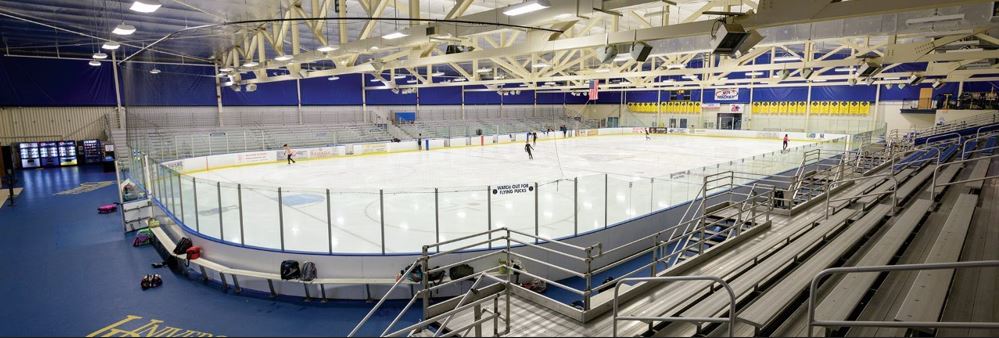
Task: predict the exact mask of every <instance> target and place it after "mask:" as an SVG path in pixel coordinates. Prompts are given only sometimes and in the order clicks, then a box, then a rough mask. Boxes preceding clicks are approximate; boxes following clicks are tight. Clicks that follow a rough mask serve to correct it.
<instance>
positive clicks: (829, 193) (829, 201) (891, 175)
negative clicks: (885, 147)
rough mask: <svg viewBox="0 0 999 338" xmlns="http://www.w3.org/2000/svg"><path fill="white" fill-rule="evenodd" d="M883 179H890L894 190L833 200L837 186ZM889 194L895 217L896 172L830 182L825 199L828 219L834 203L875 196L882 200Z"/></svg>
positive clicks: (827, 184) (896, 198) (896, 197)
mask: <svg viewBox="0 0 999 338" xmlns="http://www.w3.org/2000/svg"><path fill="white" fill-rule="evenodd" d="M883 177H888V178H889V179H890V180H891V182H892V189H891V190H889V191H885V192H881V193H877V192H875V193H869V194H861V195H853V196H847V197H842V198H835V199H834V198H832V190H833V188H835V186H837V185H842V184H845V183H848V182H856V181H866V180H870V179H876V178H883ZM888 194H891V214H892V215H894V214H895V212H896V211H897V209H898V177H895V173H894V172H889V173H887V174H881V175H873V176H865V177H857V178H844V179H840V180H837V181H829V182H828V183H826V191H825V198H826V207H825V210H826V219H829V216H830V215H831V213H830V212H829V210H830V208H831V204H832V202H839V201H847V200H849V201H853V200H857V199H861V198H864V197H875V196H876V197H878V198H881V196H884V195H888Z"/></svg>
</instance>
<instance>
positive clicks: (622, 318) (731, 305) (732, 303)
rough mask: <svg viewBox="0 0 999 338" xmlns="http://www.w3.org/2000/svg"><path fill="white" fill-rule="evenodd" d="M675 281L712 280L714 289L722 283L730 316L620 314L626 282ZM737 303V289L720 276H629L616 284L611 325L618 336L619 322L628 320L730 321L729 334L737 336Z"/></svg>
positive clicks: (614, 334) (615, 335) (614, 333)
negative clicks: (733, 288)
mask: <svg viewBox="0 0 999 338" xmlns="http://www.w3.org/2000/svg"><path fill="white" fill-rule="evenodd" d="M674 281H711V282H713V283H712V284H711V285H712V289H713V285H714V283H718V284H720V285H721V286H722V287H723V288H724V289H725V292H727V293H728V297H729V307H728V318H714V317H704V318H701V317H642V316H620V314H619V312H618V311H619V310H618V307H619V302H618V296H619V292H620V289H621V285H623V284H624V283H625V282H645V283H665V282H674ZM735 305H736V298H735V291H733V290H732V287H731V286H729V285H728V283H727V282H725V280H723V279H721V278H719V277H715V276H670V277H647V278H627V279H622V280H619V281H618V282H617V283H616V284H615V285H614V317H613V322H612V323H611V325H612V326H613V331H612V332H613V335H612V336H613V337H617V336H618V335H617V322H619V321H625V320H628V321H642V322H649V323H651V322H657V321H659V322H664V321H671V322H694V323H724V322H728V323H729V326H728V335H729V337H735V323H736V321H737V317H736V315H735Z"/></svg>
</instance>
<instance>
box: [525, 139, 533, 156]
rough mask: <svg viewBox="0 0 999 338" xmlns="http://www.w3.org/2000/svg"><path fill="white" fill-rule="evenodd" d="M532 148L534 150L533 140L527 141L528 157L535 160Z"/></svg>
mask: <svg viewBox="0 0 999 338" xmlns="http://www.w3.org/2000/svg"><path fill="white" fill-rule="evenodd" d="M532 150H534V147H532V146H531V142H527V144H524V151H526V152H527V157H528V158H529V159H532V160H533V159H534V154H533V153H531V151H532Z"/></svg>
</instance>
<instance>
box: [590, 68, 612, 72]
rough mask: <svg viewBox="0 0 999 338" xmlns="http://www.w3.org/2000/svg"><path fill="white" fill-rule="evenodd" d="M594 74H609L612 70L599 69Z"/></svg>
mask: <svg viewBox="0 0 999 338" xmlns="http://www.w3.org/2000/svg"><path fill="white" fill-rule="evenodd" d="M593 72H594V73H609V72H610V69H608V68H597V69H594V70H593Z"/></svg>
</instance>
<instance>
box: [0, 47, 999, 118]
mask: <svg viewBox="0 0 999 338" xmlns="http://www.w3.org/2000/svg"><path fill="white" fill-rule="evenodd" d="M763 61H765V60H763ZM920 66H922V67H923V68H925V65H919V64H914V65H907V66H905V67H902V66H900V67H896V69H897V70H918V69H919V67H920ZM156 68H158V69H159V70H161V73H160V74H156V75H152V74H149V70H151V69H152V66H151V65H147V64H136V63H127V64H125V65H124V66H123V67H122V68H121V71H120V72H119V76H120V78H121V88H122V100H123V104H125V105H138V106H214V105H216V97H215V95H216V93H215V78H214V70H213V69H212V68H211V67H198V66H174V65H158V66H156ZM910 68H911V69H910ZM733 76H736V77H738V76H737V75H733ZM370 79H372V77H371V76H370V75H359V74H351V75H341V76H339V79H338V80H335V81H330V80H328V79H326V78H313V79H304V80H301V81H281V82H272V83H264V84H259V85H257V90H256V91H254V92H246V91H245V90H244V91H242V92H236V91H233V90H232V89H229V88H224V89H222V91H221V92H222V97H221V99H222V104H223V105H225V106H263V105H267V106H272V105H297V104H298V102H299V88H298V87H299V86H301V103H302V104H303V105H352V106H357V105H361V104H364V103H365V97H366V98H367V104H369V105H416V104H421V105H460V104H462V103H464V104H472V105H497V104H501V103H502V104H532V103H535V102H536V103H538V104H584V103H588V98H587V95H585V94H584V95H576V96H574V95H570V94H564V93H535V92H534V91H530V90H521V92H520V93H519V94H518V95H505V96H500V95H499V94H498V93H496V92H495V91H486V90H484V89H485V87H482V86H452V87H430V88H423V89H420V90H419V93H416V94H395V93H393V92H392V91H391V90H385V89H372V87H377V86H381V84H380V83H375V82H371V81H370ZM397 82H398V81H397ZM928 86H929V85H928V84H923V85H921V86H906V87H905V88H898V87H897V86H891V87H890V88H889V87H885V86H882V87H881V88H880V99H881V100H883V101H900V100H915V99H918V98H919V90H920V89H921V88H926V87H928ZM364 87H367V88H368V89H367V90H365V89H362V88H364ZM506 88H507V89H517V88H518V87H517V85H516V84H510V85H507V86H506ZM964 88H965V90H966V91H988V90H992V89H993V88H999V82H968V83H966V84H965V87H964ZM703 92H704V93H703V94H704V95H703V96H704V102H708V103H716V102H717V103H748V102H750V101H751V100H752V101H805V100H807V99H808V96H809V89H808V87H807V86H805V85H804V84H803V85H802V86H799V87H780V88H754V89H753V91H752V95H750V90H749V89H746V88H740V89H739V90H738V97H737V98H735V99H733V100H720V99H716V95H715V92H716V90H714V89H705V90H704V91H703ZM957 92H958V84H956V83H948V84H945V85H944V86H942V87H940V88H937V89H935V90H934V95H935V96H936V95H941V94H951V95H956V94H957ZM675 94H676V93H675V92H670V91H661V93H660V91H657V90H641V91H631V92H624V93H622V92H611V91H601V92H600V99H599V100H597V101H596V102H595V103H597V104H618V103H621V102H655V101H656V100H657V98H661V100H663V101H669V100H671V95H675ZM877 96H878V88H877V87H875V86H865V85H857V86H822V87H820V86H816V87H812V89H811V98H812V100H813V101H874V100H875V98H876V97H877ZM684 99H689V100H695V101H696V100H700V99H701V90H696V89H695V90H688V91H686V92H685V93H684ZM590 103H594V102H590ZM95 105H96V106H113V105H115V93H114V75H113V71H112V68H111V63H109V62H105V63H104V64H103V65H102V66H101V67H92V66H89V65H88V64H87V61H85V60H84V61H79V60H49V59H32V58H17V57H3V56H0V106H95Z"/></svg>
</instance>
